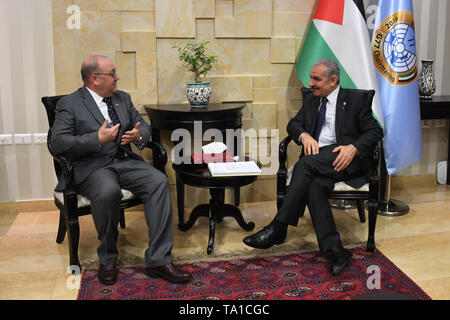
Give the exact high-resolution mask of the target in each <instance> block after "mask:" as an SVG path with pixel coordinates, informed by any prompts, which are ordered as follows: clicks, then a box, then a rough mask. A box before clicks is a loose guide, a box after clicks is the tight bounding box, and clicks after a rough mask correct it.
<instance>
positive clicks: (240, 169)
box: [208, 161, 261, 177]
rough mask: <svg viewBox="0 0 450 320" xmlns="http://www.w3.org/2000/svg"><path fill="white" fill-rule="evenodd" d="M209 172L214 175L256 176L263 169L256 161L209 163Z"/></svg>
mask: <svg viewBox="0 0 450 320" xmlns="http://www.w3.org/2000/svg"><path fill="white" fill-rule="evenodd" d="M208 169H209V172H211V175H212V176H213V177H228V176H256V175H260V174H261V169H260V168H259V167H258V166H257V165H256V163H255V162H254V161H237V162H217V163H208Z"/></svg>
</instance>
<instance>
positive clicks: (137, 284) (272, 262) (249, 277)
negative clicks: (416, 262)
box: [78, 248, 430, 300]
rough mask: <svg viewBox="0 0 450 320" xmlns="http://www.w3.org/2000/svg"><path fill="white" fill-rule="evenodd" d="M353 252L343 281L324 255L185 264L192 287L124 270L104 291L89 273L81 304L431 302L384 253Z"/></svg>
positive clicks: (83, 284)
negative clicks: (366, 299)
mask: <svg viewBox="0 0 450 320" xmlns="http://www.w3.org/2000/svg"><path fill="white" fill-rule="evenodd" d="M351 251H352V252H353V257H352V260H351V263H350V264H349V265H348V266H347V267H346V268H345V269H344V271H342V272H341V274H339V275H338V276H331V274H330V272H329V270H328V268H329V265H328V261H327V259H326V257H325V256H323V255H320V254H319V253H318V252H311V253H299V254H289V255H284V256H270V257H262V258H252V259H232V260H227V261H214V262H194V263H187V264H180V265H178V267H180V268H181V269H183V270H189V271H190V272H191V273H192V275H193V279H192V281H191V282H189V283H188V284H171V283H168V282H166V281H163V280H160V279H152V278H149V277H147V276H146V275H145V274H144V267H123V268H120V271H119V278H118V281H117V283H116V284H115V285H113V286H104V285H102V284H101V283H99V281H98V278H97V270H96V269H89V270H86V271H85V272H84V274H83V276H82V280H81V287H80V290H79V293H78V299H79V300H103V299H112V300H130V299H138V300H158V299H162V300H173V299H182V300H204V299H207V300H219V299H220V300H240V299H244V300H292V299H310V300H330V299H331V300H350V299H354V298H355V297H356V298H358V297H364V296H367V297H370V296H372V297H379V298H381V299H390V298H393V299H396V298H399V297H403V298H404V297H406V298H413V299H421V300H429V299H430V297H429V296H428V295H427V294H426V293H425V292H424V291H423V290H422V289H420V288H419V287H418V286H417V285H416V284H415V283H414V282H413V281H412V280H411V279H410V278H409V277H407V276H406V275H405V274H404V273H403V272H402V271H401V270H400V269H399V268H398V267H396V266H395V265H394V264H393V263H392V262H391V261H390V260H388V259H387V258H386V257H385V256H384V255H383V254H382V253H381V252H380V251H378V250H376V251H375V252H374V253H369V252H366V251H365V249H363V248H354V249H352V250H351ZM378 275H379V277H377V276H378ZM378 280H379V281H378ZM377 286H379V289H377V288H376V287H377ZM374 287H375V288H374Z"/></svg>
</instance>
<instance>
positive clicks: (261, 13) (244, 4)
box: [216, 0, 272, 38]
mask: <svg viewBox="0 0 450 320" xmlns="http://www.w3.org/2000/svg"><path fill="white" fill-rule="evenodd" d="M219 8H220V9H219V10H220V11H219V12H220V13H221V14H222V15H223V17H221V16H217V17H216V37H218V38H270V36H271V34H272V2H271V1H270V0H234V1H233V16H232V17H230V16H229V10H230V2H229V1H228V2H227V1H222V5H221V6H219Z"/></svg>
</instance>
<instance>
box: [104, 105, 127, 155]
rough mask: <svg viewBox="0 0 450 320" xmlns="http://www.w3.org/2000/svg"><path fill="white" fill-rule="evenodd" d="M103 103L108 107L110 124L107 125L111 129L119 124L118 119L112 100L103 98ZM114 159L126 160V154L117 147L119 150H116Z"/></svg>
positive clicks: (117, 138) (117, 139)
mask: <svg viewBox="0 0 450 320" xmlns="http://www.w3.org/2000/svg"><path fill="white" fill-rule="evenodd" d="M103 102H105V103H106V105H107V106H108V115H109V118H110V119H111V122H110V123H108V127H110V128H112V127H114V126H115V125H116V124H118V123H120V121H119V117H118V116H117V112H116V109H114V105H113V103H112V99H111V98H103ZM116 141H119V136H117V137H116ZM116 157H117V158H119V159H124V158H127V154H126V152H125V151H123V150H122V149H121V148H120V146H119V149H118V150H117V154H116Z"/></svg>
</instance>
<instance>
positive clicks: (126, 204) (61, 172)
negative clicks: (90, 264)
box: [41, 95, 167, 270]
mask: <svg viewBox="0 0 450 320" xmlns="http://www.w3.org/2000/svg"><path fill="white" fill-rule="evenodd" d="M62 97H64V95H61V96H53V97H43V98H42V99H41V101H42V103H43V104H44V106H45V110H46V111H47V118H48V124H49V130H48V135H47V147H48V150H49V152H50V154H51V155H52V156H53V164H54V168H55V173H56V176H57V177H58V180H59V179H61V178H62V177H64V179H65V186H64V189H63V190H61V191H54V193H53V195H54V201H55V205H56V206H57V207H58V209H59V212H60V214H59V227H58V233H57V236H56V242H57V243H62V242H63V241H64V237H65V235H66V233H67V237H68V242H69V264H70V266H75V265H77V266H78V267H79V268H80V270H81V263H80V260H79V258H78V243H79V238H80V226H79V223H78V217H79V216H82V215H86V214H90V213H91V207H90V204H91V203H90V201H89V199H87V198H85V197H83V196H82V195H80V194H78V193H77V192H76V191H75V189H74V187H73V184H72V181H73V179H72V178H73V168H72V164H71V162H70V161H69V160H68V159H65V158H64V157H63V156H57V155H55V154H54V153H53V152H52V148H51V145H50V141H51V136H52V126H53V123H54V121H55V109H56V104H57V102H58V101H59V99H61V98H62ZM146 147H148V148H150V149H152V152H153V165H154V166H155V168H157V169H158V170H160V171H161V172H163V173H165V169H164V168H165V166H166V164H167V153H166V151H165V149H164V148H163V146H162V145H160V144H159V143H156V142H151V141H149V142H148V143H147V145H146ZM141 203H142V200H141V199H140V198H138V197H136V196H135V195H134V194H133V193H131V192H130V191H128V190H124V189H122V200H121V202H120V207H121V216H120V226H121V227H122V228H125V216H124V209H126V208H130V207H133V206H136V205H139V204H141Z"/></svg>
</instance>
